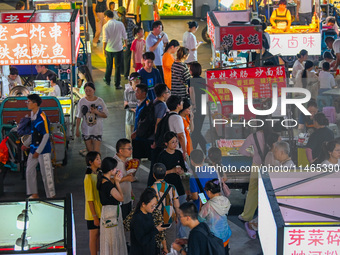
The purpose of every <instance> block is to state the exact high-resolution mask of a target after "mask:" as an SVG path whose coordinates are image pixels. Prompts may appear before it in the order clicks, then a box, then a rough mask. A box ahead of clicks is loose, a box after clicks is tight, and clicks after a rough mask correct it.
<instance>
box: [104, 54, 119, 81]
mask: <svg viewBox="0 0 340 255" xmlns="http://www.w3.org/2000/svg"><path fill="white" fill-rule="evenodd" d="M122 58H123V51H118V52H109V51H107V52H106V72H105V80H106V82H107V83H110V82H111V75H112V68H113V59H115V86H116V87H119V86H120V73H121V70H120V69H121V63H122Z"/></svg>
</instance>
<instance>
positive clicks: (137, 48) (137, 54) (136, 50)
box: [131, 27, 145, 72]
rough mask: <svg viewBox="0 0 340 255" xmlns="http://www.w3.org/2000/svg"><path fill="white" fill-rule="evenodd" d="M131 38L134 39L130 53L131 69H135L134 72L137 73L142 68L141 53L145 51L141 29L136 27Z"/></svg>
mask: <svg viewBox="0 0 340 255" xmlns="http://www.w3.org/2000/svg"><path fill="white" fill-rule="evenodd" d="M133 36H135V37H136V39H135V40H133V42H132V44H131V51H132V52H133V53H132V63H133V68H135V72H138V71H139V70H140V69H142V68H143V63H142V59H143V53H144V49H145V40H144V39H143V37H144V30H143V28H141V27H137V28H135V29H134V31H133Z"/></svg>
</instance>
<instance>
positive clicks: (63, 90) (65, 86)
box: [57, 80, 71, 97]
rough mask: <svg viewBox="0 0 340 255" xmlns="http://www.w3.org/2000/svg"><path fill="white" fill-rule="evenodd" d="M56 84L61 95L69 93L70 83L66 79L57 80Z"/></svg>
mask: <svg viewBox="0 0 340 255" xmlns="http://www.w3.org/2000/svg"><path fill="white" fill-rule="evenodd" d="M57 85H58V86H59V88H60V94H61V96H62V97H63V96H67V95H69V94H71V89H70V83H69V82H68V81H64V80H57Z"/></svg>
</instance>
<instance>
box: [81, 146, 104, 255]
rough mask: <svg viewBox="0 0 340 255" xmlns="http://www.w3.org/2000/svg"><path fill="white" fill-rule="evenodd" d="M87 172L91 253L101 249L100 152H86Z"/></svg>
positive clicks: (94, 253)
mask: <svg viewBox="0 0 340 255" xmlns="http://www.w3.org/2000/svg"><path fill="white" fill-rule="evenodd" d="M85 159H86V165H87V169H86V173H85V178H84V191H85V220H86V221H87V229H88V230H89V234H90V237H89V246H90V253H91V255H97V251H99V225H100V215H101V210H102V204H101V203H100V198H99V192H98V190H97V171H98V169H99V168H100V166H101V158H100V153H99V152H97V151H89V152H88V153H87V154H86V158H85Z"/></svg>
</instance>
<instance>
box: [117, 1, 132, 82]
mask: <svg viewBox="0 0 340 255" xmlns="http://www.w3.org/2000/svg"><path fill="white" fill-rule="evenodd" d="M117 13H118V16H119V21H121V22H122V23H123V24H124V27H125V30H126V35H127V45H126V50H125V51H124V54H123V55H124V58H123V67H124V68H123V74H124V78H125V79H126V80H128V79H129V74H130V66H131V45H132V42H133V40H134V36H133V31H134V29H135V28H137V26H136V24H135V23H134V22H133V21H132V19H129V18H126V17H125V15H126V9H125V7H123V6H120V7H119V8H118V10H117Z"/></svg>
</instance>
